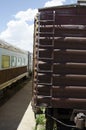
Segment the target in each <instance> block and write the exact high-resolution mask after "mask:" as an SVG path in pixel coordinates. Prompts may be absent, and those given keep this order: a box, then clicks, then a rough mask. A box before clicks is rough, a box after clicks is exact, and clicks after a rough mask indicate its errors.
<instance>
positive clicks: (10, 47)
mask: <svg viewBox="0 0 86 130" xmlns="http://www.w3.org/2000/svg"><path fill="white" fill-rule="evenodd" d="M0 48H4V49H7V50H10V51H14V52H19V53H27V51H24V50H21V49H19V48H17V47H14V46H13V45H11V44H9V43H7V42H5V41H3V40H0Z"/></svg>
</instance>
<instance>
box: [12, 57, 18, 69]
mask: <svg viewBox="0 0 86 130" xmlns="http://www.w3.org/2000/svg"><path fill="white" fill-rule="evenodd" d="M16 64H17V57H16V56H11V66H12V67H15V66H16Z"/></svg>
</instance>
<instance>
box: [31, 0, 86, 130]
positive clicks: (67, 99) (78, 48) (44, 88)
mask: <svg viewBox="0 0 86 130" xmlns="http://www.w3.org/2000/svg"><path fill="white" fill-rule="evenodd" d="M85 5H86V1H82V2H80V1H78V3H77V4H73V5H63V6H57V7H49V8H42V9H39V10H38V14H37V16H36V18H35V20H34V55H33V61H34V63H33V66H34V70H33V99H34V105H35V106H36V107H38V108H40V107H41V106H43V107H45V108H46V119H47V120H46V130H53V129H54V121H53V119H54V120H55V121H56V124H57V129H59V130H64V129H66V130H67V129H68V130H70V129H72V128H74V129H76V127H77V128H80V129H86V6H85ZM73 121H74V122H75V123H74V124H73ZM68 124H70V125H68Z"/></svg>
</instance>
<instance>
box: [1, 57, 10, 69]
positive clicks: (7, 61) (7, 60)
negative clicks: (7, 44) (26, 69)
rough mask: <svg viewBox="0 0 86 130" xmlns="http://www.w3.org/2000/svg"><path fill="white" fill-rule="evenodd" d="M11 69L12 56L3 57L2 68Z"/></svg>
mask: <svg viewBox="0 0 86 130" xmlns="http://www.w3.org/2000/svg"><path fill="white" fill-rule="evenodd" d="M9 67H10V56H7V55H2V68H9Z"/></svg>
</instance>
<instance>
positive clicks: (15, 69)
mask: <svg viewBox="0 0 86 130" xmlns="http://www.w3.org/2000/svg"><path fill="white" fill-rule="evenodd" d="M29 55H30V53H28V52H26V51H22V50H20V49H18V48H16V47H13V46H12V45H10V44H8V43H6V42H4V41H2V40H0V90H2V89H4V88H5V87H7V86H9V85H11V84H12V83H13V82H16V81H17V80H19V79H21V78H23V77H25V76H28V71H29V65H28V64H29V63H28V58H29Z"/></svg>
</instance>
